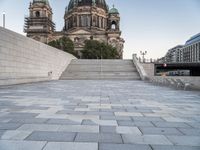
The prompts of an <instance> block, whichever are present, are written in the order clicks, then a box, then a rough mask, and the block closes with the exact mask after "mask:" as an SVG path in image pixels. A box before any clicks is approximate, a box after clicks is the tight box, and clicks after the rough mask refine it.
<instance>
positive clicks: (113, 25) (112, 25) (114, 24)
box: [111, 21, 117, 30]
mask: <svg viewBox="0 0 200 150" xmlns="http://www.w3.org/2000/svg"><path fill="white" fill-rule="evenodd" d="M116 26H117V23H116V22H115V21H112V24H111V29H112V30H116Z"/></svg>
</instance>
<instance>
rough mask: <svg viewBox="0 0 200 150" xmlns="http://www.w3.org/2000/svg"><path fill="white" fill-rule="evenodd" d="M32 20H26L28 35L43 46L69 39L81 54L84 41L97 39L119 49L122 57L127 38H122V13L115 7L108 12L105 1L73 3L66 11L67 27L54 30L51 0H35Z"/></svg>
mask: <svg viewBox="0 0 200 150" xmlns="http://www.w3.org/2000/svg"><path fill="white" fill-rule="evenodd" d="M29 10H30V14H29V17H27V18H25V32H26V33H27V36H28V37H30V38H33V39H35V40H38V41H41V42H43V43H48V42H50V41H52V40H56V39H59V38H61V37H62V36H67V37H69V38H70V39H71V40H72V41H74V45H75V50H77V51H78V52H79V53H80V55H81V50H82V49H83V47H84V41H85V40H89V39H94V40H98V41H101V42H105V43H108V44H111V45H112V46H114V47H116V48H117V50H118V53H119V54H120V57H121V58H122V56H123V48H124V39H123V38H121V31H120V14H119V12H118V10H117V9H116V8H115V7H114V6H113V8H111V9H109V7H108V5H107V4H106V1H105V0H70V2H69V4H68V6H67V7H66V9H65V15H64V27H63V30H62V31H55V29H54V27H55V25H54V23H53V21H52V14H53V12H52V9H51V7H50V4H49V2H48V0H33V2H32V3H30V7H29Z"/></svg>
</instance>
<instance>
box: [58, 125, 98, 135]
mask: <svg viewBox="0 0 200 150" xmlns="http://www.w3.org/2000/svg"><path fill="white" fill-rule="evenodd" d="M58 131H61V132H63V131H64V132H80V133H81V132H88V133H99V126H88V125H61V126H60V127H59V129H58Z"/></svg>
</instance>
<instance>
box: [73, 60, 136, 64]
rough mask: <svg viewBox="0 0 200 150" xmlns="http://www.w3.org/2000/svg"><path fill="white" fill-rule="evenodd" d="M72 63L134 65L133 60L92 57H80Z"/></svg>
mask: <svg viewBox="0 0 200 150" xmlns="http://www.w3.org/2000/svg"><path fill="white" fill-rule="evenodd" d="M71 64H72V65H75V64H76V65H100V64H107V65H112V64H113V65H117V64H118V65H132V64H133V62H132V61H131V60H111V59H106V60H91V59H78V60H72V61H71Z"/></svg>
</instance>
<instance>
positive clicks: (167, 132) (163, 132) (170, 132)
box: [140, 127, 183, 135]
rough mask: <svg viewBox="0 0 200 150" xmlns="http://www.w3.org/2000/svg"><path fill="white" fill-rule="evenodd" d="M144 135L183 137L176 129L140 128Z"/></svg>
mask: <svg viewBox="0 0 200 150" xmlns="http://www.w3.org/2000/svg"><path fill="white" fill-rule="evenodd" d="M140 130H141V131H142V133H143V134H145V135H183V133H181V132H180V131H179V130H177V129H176V128H156V127H153V128H152V127H140Z"/></svg>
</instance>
